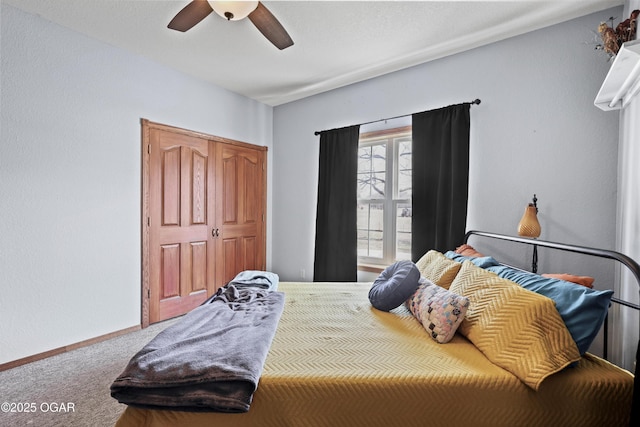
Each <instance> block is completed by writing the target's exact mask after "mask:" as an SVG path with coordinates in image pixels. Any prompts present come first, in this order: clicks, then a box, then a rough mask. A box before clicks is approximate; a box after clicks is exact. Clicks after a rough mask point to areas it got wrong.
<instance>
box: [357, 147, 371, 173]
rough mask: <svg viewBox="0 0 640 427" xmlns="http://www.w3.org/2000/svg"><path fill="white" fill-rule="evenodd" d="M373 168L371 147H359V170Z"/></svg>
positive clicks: (364, 170) (367, 170) (363, 170)
mask: <svg viewBox="0 0 640 427" xmlns="http://www.w3.org/2000/svg"><path fill="white" fill-rule="evenodd" d="M370 170H371V147H360V148H358V172H369V171H370Z"/></svg>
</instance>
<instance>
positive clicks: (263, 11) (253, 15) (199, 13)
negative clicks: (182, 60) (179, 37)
mask: <svg viewBox="0 0 640 427" xmlns="http://www.w3.org/2000/svg"><path fill="white" fill-rule="evenodd" d="M214 11H215V12H216V13H217V14H218V15H220V16H222V17H223V18H225V19H227V20H228V21H239V20H240V19H244V18H246V17H249V20H250V21H251V22H253V25H255V26H256V28H258V30H259V31H260V32H261V33H262V34H263V35H264V36H265V37H266V38H267V40H269V41H270V42H271V43H273V44H274V45H275V46H276V47H277V48H278V49H280V50H282V49H285V48H287V47H289V46H291V45H292V44H293V40H291V37H289V34H288V33H287V31H286V30H285V29H284V27H283V26H282V25H281V24H280V22H278V20H277V19H276V17H275V16H273V14H272V13H271V12H269V9H267V8H266V7H265V6H264V5H263V4H262V2H260V1H207V0H193V1H192V2H191V3H189V4H188V5H186V6H185V7H184V8H183V9H182V10H181V11H180V12H178V14H177V15H176V16H174V17H173V19H172V20H171V22H169V25H168V27H169V28H170V29H172V30H177V31H182V32H184V31H187V30H188V29H190V28H191V27H193V26H194V25H196V24H197V23H198V22H200V21H202V20H203V19H204V18H206V17H207V16H208V15H209V14H210V13H211V12H214Z"/></svg>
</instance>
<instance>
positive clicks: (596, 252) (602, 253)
mask: <svg viewBox="0 0 640 427" xmlns="http://www.w3.org/2000/svg"><path fill="white" fill-rule="evenodd" d="M471 236H481V237H488V238H491V239H498V240H507V241H510V242H517V243H524V244H526V245H532V246H534V247H536V246H540V247H545V248H553V249H558V250H561V251H567V252H575V253H580V254H586V255H591V256H595V257H599V258H607V259H613V260H616V261H618V262H620V263H621V264H623V265H624V266H625V267H627V268H628V269H629V270H630V271H631V273H632V274H633V276H634V277H635V279H636V284H637V285H638V291H639V293H640V265H638V263H637V262H636V261H634V260H633V259H632V258H630V257H628V256H627V255H625V254H622V253H620V252H616V251H610V250H607V249H597V248H590V247H586V246H577V245H569V244H566V243H557V242H550V241H547V240H538V239H530V238H525V237H515V236H507V235H504V234H496V233H488V232H485V231H478V230H471V231H468V232H467V234H465V236H464V243H467V242H468V241H469V238H470V237H471ZM611 301H612V302H614V303H617V304H621V305H624V306H626V307H630V308H633V309H635V310H640V306H638V305H637V304H633V303H631V302H629V301H625V300H621V299H619V298H615V297H614V298H611ZM605 322H606V319H605ZM638 330H639V331H640V325H639V329H638ZM604 332H605V335H604V338H605V341H604V345H603V347H604V349H603V352H604V357H605V359H606V357H607V356H606V352H607V324H606V323H605V326H604ZM639 356H640V340H638V350H637V352H636V366H635V378H634V387H633V406H632V409H631V422H630V424H629V425H637V423H638V421H639V420H640V379H639V378H638V364H639V361H638V357H639Z"/></svg>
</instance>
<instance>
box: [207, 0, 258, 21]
mask: <svg viewBox="0 0 640 427" xmlns="http://www.w3.org/2000/svg"><path fill="white" fill-rule="evenodd" d="M209 4H210V5H211V8H212V9H213V10H214V11H215V12H216V13H217V14H218V15H220V16H222V17H223V18H224V19H227V20H229V21H239V20H241V19H244V18H246V17H247V16H249V14H250V13H251V12H253V11H254V10H256V8H257V7H258V2H257V1H209Z"/></svg>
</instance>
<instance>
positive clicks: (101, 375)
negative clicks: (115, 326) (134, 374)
mask: <svg viewBox="0 0 640 427" xmlns="http://www.w3.org/2000/svg"><path fill="white" fill-rule="evenodd" d="M176 321H177V319H171V320H167V321H164V322H160V323H156V324H153V325H151V326H149V327H148V328H145V329H142V330H139V331H136V332H132V333H129V334H125V335H122V336H119V337H116V338H112V339H110V340H107V341H103V342H100V343H97V344H93V345H90V346H87V347H83V348H79V349H76V350H73V351H69V352H66V353H63V354H59V355H56V356H53V357H49V358H46V359H43V360H39V361H36V362H33V363H29V364H26V365H23V366H19V367H17V368H13V369H9V370H7V371H3V372H0V405H2V408H1V411H0V426H7V427H9V426H11V427H14V426H15V427H23V426H35V427H48V426H65V427H67V426H68V427H75V426H77V427H88V426H92V427H93V426H96V427H102V426H113V425H114V424H115V422H116V420H117V419H118V417H119V416H120V414H121V413H122V411H124V409H125V408H126V406H125V405H122V404H120V403H118V401H117V400H115V399H113V398H112V397H111V395H110V391H109V387H110V386H111V383H112V382H113V380H115V379H116V377H117V376H118V375H120V373H121V372H122V371H123V370H124V367H125V366H126V364H127V362H129V359H131V357H133V355H134V354H136V353H137V352H138V351H139V350H140V349H141V348H142V347H143V346H144V345H145V344H146V343H148V342H149V341H150V340H151V339H152V338H153V337H155V336H156V335H157V334H158V333H159V332H160V331H161V330H163V329H165V328H166V327H168V326H169V325H171V324H173V323H174V322H176Z"/></svg>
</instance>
